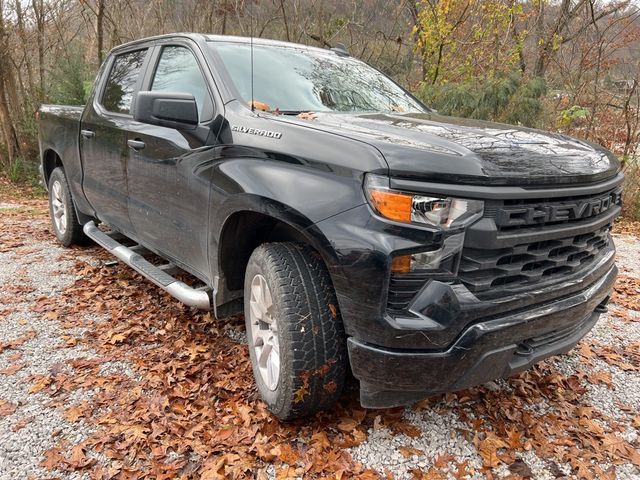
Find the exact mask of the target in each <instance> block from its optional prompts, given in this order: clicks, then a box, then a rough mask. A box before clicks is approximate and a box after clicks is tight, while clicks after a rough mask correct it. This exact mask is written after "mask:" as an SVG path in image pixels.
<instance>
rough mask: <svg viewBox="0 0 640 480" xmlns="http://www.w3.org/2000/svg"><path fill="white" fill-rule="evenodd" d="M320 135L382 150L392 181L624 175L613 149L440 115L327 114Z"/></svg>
mask: <svg viewBox="0 0 640 480" xmlns="http://www.w3.org/2000/svg"><path fill="white" fill-rule="evenodd" d="M291 121H295V122H296V123H298V121H299V120H297V119H296V120H294V119H291ZM304 122H305V123H307V124H309V122H308V121H304ZM313 127H314V128H318V129H320V130H326V131H331V132H332V133H336V134H340V135H343V136H349V137H353V138H357V139H359V140H361V141H365V142H367V143H369V144H370V145H372V146H374V147H375V148H377V149H378V150H379V151H380V152H381V153H382V155H383V156H384V158H385V159H386V161H387V164H388V166H389V173H390V175H392V176H400V177H407V178H420V179H429V180H431V181H455V182H458V183H471V184H496V185H557V184H576V183H592V182H599V181H602V180H605V179H607V178H610V177H613V176H615V175H616V173H617V172H618V171H619V169H620V164H619V162H618V160H617V158H616V157H615V156H614V155H613V154H612V153H610V152H608V151H607V150H606V149H604V148H602V147H599V146H596V145H592V144H590V143H587V142H584V141H580V140H576V139H573V138H570V137H567V136H565V135H560V134H554V133H548V132H543V131H539V130H534V129H530V128H524V127H517V126H512V125H503V124H498V123H491V122H485V121H480V120H469V119H462V118H455V117H448V116H443V115H438V114H435V113H412V114H409V113H406V114H382V113H376V114H320V115H318V118H317V119H316V120H315V121H313Z"/></svg>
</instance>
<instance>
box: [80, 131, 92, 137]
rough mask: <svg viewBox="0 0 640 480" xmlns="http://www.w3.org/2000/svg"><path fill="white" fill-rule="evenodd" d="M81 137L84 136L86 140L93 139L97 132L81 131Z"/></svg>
mask: <svg viewBox="0 0 640 480" xmlns="http://www.w3.org/2000/svg"><path fill="white" fill-rule="evenodd" d="M80 135H82V136H83V137H84V138H93V137H95V136H96V132H94V131H93V130H80Z"/></svg>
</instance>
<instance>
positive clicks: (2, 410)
mask: <svg viewBox="0 0 640 480" xmlns="http://www.w3.org/2000/svg"><path fill="white" fill-rule="evenodd" d="M17 408H18V406H17V405H15V404H13V403H11V402H8V401H6V400H0V418H2V417H6V416H8V415H11V414H12V413H13V412H15V411H16V409H17Z"/></svg>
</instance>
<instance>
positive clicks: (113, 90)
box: [80, 47, 149, 233]
mask: <svg viewBox="0 0 640 480" xmlns="http://www.w3.org/2000/svg"><path fill="white" fill-rule="evenodd" d="M148 52H149V49H147V48H139V47H138V48H137V49H133V50H129V51H125V52H122V53H118V54H116V55H114V56H113V57H112V58H111V59H109V60H108V63H107V65H106V66H105V70H104V73H103V74H102V76H101V81H100V84H99V85H97V86H96V88H95V92H94V94H93V96H92V98H91V99H90V102H89V104H88V105H87V108H85V111H84V114H83V118H82V121H81V127H80V128H81V131H80V151H81V158H82V163H83V174H84V178H83V186H84V191H85V194H86V197H87V199H88V200H89V202H90V203H91V205H92V207H93V208H94V210H95V211H96V212H97V215H98V218H100V220H102V221H103V222H105V223H108V224H109V225H111V226H113V227H115V228H116V229H118V230H120V231H122V232H124V233H127V232H131V231H132V230H133V227H132V225H131V220H130V218H129V211H128V201H127V195H128V186H127V174H126V170H127V160H128V149H127V144H126V138H127V136H128V132H129V131H130V129H131V127H132V126H133V125H134V124H135V122H134V121H133V117H132V115H131V108H132V105H133V100H134V97H135V94H136V92H137V90H138V88H139V86H140V85H141V83H142V79H143V75H144V72H145V67H146V62H147V54H148Z"/></svg>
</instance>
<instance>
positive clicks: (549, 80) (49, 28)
mask: <svg viewBox="0 0 640 480" xmlns="http://www.w3.org/2000/svg"><path fill="white" fill-rule="evenodd" d="M639 9H640V4H639V3H638V2H636V1H631V0H625V1H619V0H614V1H611V0H524V1H517V0H419V1H409V0H396V1H385V0H356V1H351V2H339V1H335V0H324V1H322V0H262V1H260V0H218V1H203V0H186V1H181V2H176V1H171V0H150V1H148V0H144V1H143V0H0V125H1V127H2V130H1V132H0V167H1V168H2V170H3V171H5V172H6V173H7V174H8V175H9V176H10V178H13V179H15V180H19V179H24V178H28V177H29V175H32V174H33V171H34V165H35V161H36V159H37V126H36V122H35V118H34V115H35V112H36V111H37V109H38V106H39V105H40V104H41V103H45V102H50V103H71V104H80V103H83V102H84V100H85V98H86V96H87V94H88V92H89V90H90V86H91V82H92V80H93V77H94V76H95V73H96V71H97V69H98V67H99V65H100V63H101V62H102V60H103V58H104V57H105V55H106V54H107V52H108V51H109V49H111V48H112V47H114V46H116V45H118V44H121V43H123V42H127V41H130V40H134V39H137V38H141V37H145V36H150V35H155V34H161V33H169V32H176V31H192V32H208V33H217V34H228V35H243V36H248V35H251V34H253V35H255V36H256V37H266V38H274V39H282V40H288V41H292V42H299V43H305V44H310V45H316V46H325V47H331V46H334V45H335V44H336V43H338V42H340V43H343V44H345V45H346V47H347V48H348V49H349V51H350V52H351V54H352V55H354V56H356V57H358V58H360V59H362V60H365V61H366V62H369V63H370V64H372V65H374V66H375V67H377V68H379V69H381V70H382V71H384V72H385V73H387V74H389V75H391V76H392V77H394V78H395V79H396V80H398V81H399V82H400V83H401V84H403V85H405V86H406V87H407V88H409V89H410V90H411V91H414V92H416V94H417V95H418V96H419V97H420V98H421V99H422V100H424V101H425V102H426V103H427V104H428V105H430V106H433V107H435V108H437V109H438V110H439V111H440V112H442V113H446V114H453V115H460V116H468V117H475V118H487V119H492V120H498V121H503V122H507V123H520V124H524V125H530V126H536V127H541V128H545V129H548V130H556V131H562V132H564V133H568V134H571V135H575V136H579V137H582V138H585V139H588V140H590V141H594V142H598V143H601V144H603V145H605V146H607V147H609V148H611V149H612V150H613V151H614V152H615V153H617V154H619V155H620V156H621V157H622V158H623V159H625V160H626V159H630V158H634V156H635V155H636V154H637V150H638V142H639V139H640V101H639V99H640V89H639V88H638V83H639V81H640V10H639ZM629 163H630V164H632V163H633V162H629ZM627 168H629V169H630V173H631V174H632V175H633V174H634V172H633V171H632V170H634V169H637V167H636V166H635V165H629V166H627ZM635 183H638V182H635ZM634 188H636V187H633V186H631V188H629V187H628V188H627V212H628V213H629V212H631V213H632V214H634V215H640V203H638V201H637V200H636V198H637V197H639V196H640V195H638V191H637V190H634Z"/></svg>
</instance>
